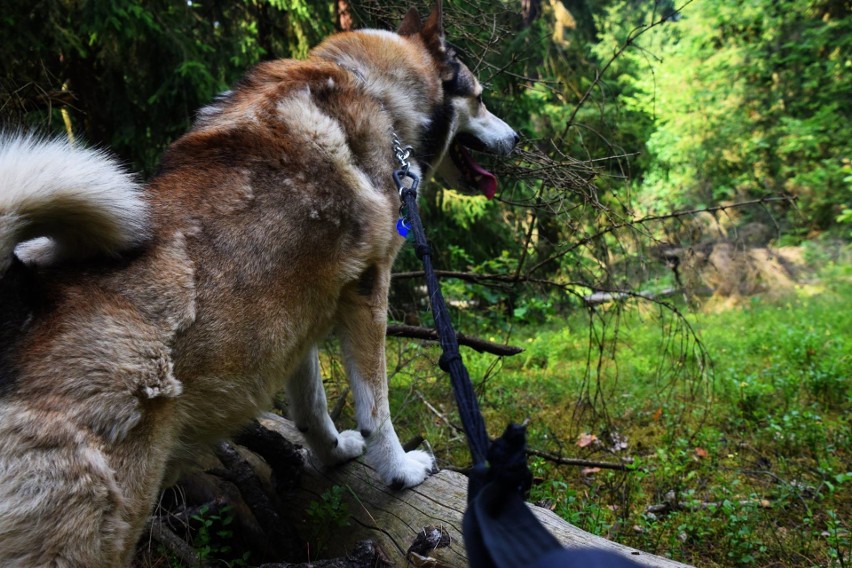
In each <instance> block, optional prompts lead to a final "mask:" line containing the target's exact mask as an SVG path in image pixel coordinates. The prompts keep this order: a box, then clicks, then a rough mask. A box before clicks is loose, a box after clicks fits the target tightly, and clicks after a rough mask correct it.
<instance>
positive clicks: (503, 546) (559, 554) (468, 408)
mask: <svg viewBox="0 0 852 568" xmlns="http://www.w3.org/2000/svg"><path fill="white" fill-rule="evenodd" d="M395 142H396V139H395ZM393 178H394V183H396V186H397V189H399V194H400V198H401V200H402V209H403V210H404V211H405V212H406V214H405V215H403V214H402V213H401V215H400V222H401V223H402V224H403V225H404V226H405V227H406V230H408V229H410V230H411V231H412V232H413V233H414V250H415V252H416V253H417V257H418V258H419V259H420V261H421V262H422V263H423V270H424V272H425V273H426V288H427V291H428V293H429V302H430V303H431V305H432V315H433V316H434V318H435V329H436V331H437V333H438V340H439V342H440V344H441V350H442V351H443V354H442V355H441V358H440V361H439V365H440V367H441V369H442V370H444V372H446V373H449V375H450V382H451V384H452V386H453V393H454V395H455V398H456V404H457V405H458V409H459V417H460V419H461V422H462V428H464V431H465V434H466V435H467V442H468V448H469V449H470V453H471V455H472V456H473V463H474V466H473V470H472V472H471V475H470V478H469V481H468V493H467V502H468V506H467V509H466V510H465V513H464V518H463V520H462V531H463V536H464V544H465V549H466V550H467V558H468V562H469V563H470V566H471V567H472V568H517V567H519V566H520V567H525V568H581V567H582V568H638V565H637V564H635V563H634V562H632V561H630V560H628V559H626V558H625V557H623V556H620V555H617V554H614V553H610V552H606V551H599V550H586V551H580V550H568V549H565V548H562V545H561V544H559V541H557V540H556V538H554V536H553V535H552V534H550V532H548V531H547V529H545V528H544V526H542V524H541V523H540V522H539V520H538V519H537V518H536V517H535V515H533V514H532V511H530V509H529V507H527V505H526V503H525V502H524V499H523V495H524V494H525V493H526V491H527V490H528V489H529V488H530V486H531V485H532V474H531V473H530V470H529V468H528V467H527V456H526V428H525V427H524V426H521V425H517V424H510V425H509V426H508V427H507V428H506V431H505V432H504V433H503V436H501V437H500V438H498V439H496V440H494V441H493V442H490V440H489V438H488V432H487V431H486V429H485V420H484V418H483V417H482V413H481V412H480V410H479V403H478V402H477V400H476V394H475V393H474V391H473V384H472V383H471V380H470V375H469V374H468V372H467V368H466V367H465V366H464V362H463V361H462V358H461V354H460V353H459V345H458V341H457V339H456V332H455V330H454V329H453V326H452V323H451V322H450V316H449V312H448V310H447V305H446V303H445V302H444V296H443V294H442V293H441V284H440V282H439V281H438V278H437V276H436V275H435V270H434V269H433V267H432V250H431V248H430V247H429V243H428V242H427V241H426V233H425V231H424V230H423V223H422V222H421V220H420V214H419V212H418V209H417V187H418V185H419V184H420V178H419V176H417V175H416V174H414V173H412V172H411V171H409V168H408V167H407V166H406V165H403V168H401V169H399V170H396V171H395V172H394V174H393ZM398 228H399V225H398ZM400 234H402V232H400ZM403 236H405V235H404V234H403Z"/></svg>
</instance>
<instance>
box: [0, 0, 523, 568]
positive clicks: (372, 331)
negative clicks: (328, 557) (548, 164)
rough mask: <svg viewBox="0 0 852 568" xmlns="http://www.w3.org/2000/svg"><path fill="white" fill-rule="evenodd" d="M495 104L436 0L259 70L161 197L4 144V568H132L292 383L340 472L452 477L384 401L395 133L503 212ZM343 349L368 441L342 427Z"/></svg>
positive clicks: (178, 158)
mask: <svg viewBox="0 0 852 568" xmlns="http://www.w3.org/2000/svg"><path fill="white" fill-rule="evenodd" d="M481 95H482V87H481V86H480V85H479V83H478V82H477V80H476V79H475V78H474V76H473V75H472V74H471V72H470V70H469V69H468V68H467V67H465V65H464V64H463V63H462V62H461V61H459V60H458V57H457V54H456V53H454V51H453V49H452V48H450V47H448V46H447V45H446V44H445V43H444V39H443V31H442V24H441V6H440V2H439V3H437V4H436V5H435V7H434V8H433V10H432V12H431V14H430V15H429V17H428V18H427V19H426V21H425V22H422V21H421V19H420V18H419V16H418V15H417V12H416V11H414V10H412V11H410V12H409V13H408V14H407V15H406V17H405V19H404V20H403V23H402V25H401V27H400V29H399V31H398V33H391V32H386V31H377V30H364V31H358V32H350V33H343V34H338V35H335V36H333V37H331V38H330V39H328V40H327V41H325V42H324V43H322V44H321V45H320V46H319V47H317V48H316V49H315V50H314V51H313V52H312V53H311V56H310V57H309V58H308V59H307V60H305V61H292V60H281V61H273V62H267V63H263V64H261V65H259V66H257V67H256V68H255V69H254V70H252V71H251V72H250V73H249V74H248V75H247V76H246V77H245V78H244V79H243V80H242V81H241V82H240V83H239V84H238V86H237V87H236V88H234V90H232V91H229V92H227V93H225V94H224V95H222V96H221V97H220V98H219V99H218V100H217V101H216V102H215V103H214V104H212V105H211V106H209V107H207V108H205V109H202V110H201V112H200V113H199V117H198V119H197V122H196V124H195V125H194V126H193V128H192V130H191V131H190V132H189V133H188V134H186V135H185V136H183V137H182V138H180V139H179V140H178V141H177V142H175V143H174V144H173V145H172V146H171V147H170V148H169V149H168V150H167V152H166V153H165V155H164V157H163V160H162V166H161V170H160V171H159V173H158V174H157V175H156V177H154V178H153V179H152V180H151V181H150V182H149V183H148V184H147V185H145V186H144V187H143V186H140V185H138V184H137V183H135V182H134V180H133V178H132V176H130V175H128V174H127V173H125V172H124V171H123V170H122V168H121V167H120V166H119V165H118V164H117V163H116V161H115V160H113V159H111V158H109V157H108V156H106V155H105V154H103V153H102V152H99V151H93V150H88V149H83V148H80V147H76V146H73V145H70V144H68V143H63V142H58V141H50V140H43V139H40V138H37V137H33V136H27V135H7V136H5V137H4V138H3V139H2V140H0V565H2V566H4V567H6V568H9V567H24V566H26V567H28V568H32V567H35V566H57V567H59V566H63V567H64V566H67V567H86V568H95V567H101V566H122V565H126V564H127V563H128V562H129V560H130V558H131V555H132V552H133V547H134V544H135V542H136V540H137V539H138V538H139V537H140V534H141V532H142V530H143V528H144V525H145V522H146V519H147V517H148V515H149V514H150V512H151V510H152V508H153V505H154V502H155V499H156V496H157V493H158V491H159V489H160V487H161V485H162V484H163V483H164V480H165V479H166V475H167V472H170V471H172V469H173V468H174V467H175V466H177V465H179V462H180V461H181V459H182V458H184V459H185V457H186V456H188V455H192V453H193V451H194V449H197V448H199V447H201V446H204V445H206V444H209V443H211V442H213V441H215V440H218V439H221V438H222V437H224V436H227V435H229V434H230V433H232V432H233V431H234V430H235V429H237V428H239V427H240V426H242V425H243V424H245V423H246V422H247V421H248V420H250V419H251V418H252V417H253V416H255V415H256V414H257V413H258V412H259V410H261V409H263V408H264V407H267V406H268V405H269V404H270V399H271V397H272V395H273V394H274V393H275V392H276V391H278V390H279V389H280V388H282V387H286V391H287V394H288V396H289V401H290V408H291V412H292V418H293V420H294V421H295V423H296V425H297V426H298V427H299V428H300V429H301V430H302V431H303V432H304V433H305V436H306V439H307V441H308V444H309V447H310V449H311V450H312V451H313V453H315V454H316V455H317V456H318V457H319V458H320V459H321V460H322V461H323V462H325V463H328V464H334V463H338V462H343V461H345V460H349V459H352V458H354V457H357V456H359V455H361V454H362V453H364V452H366V459H367V461H368V463H369V464H370V465H371V466H373V467H374V468H375V469H376V471H377V472H378V475H379V476H380V477H381V479H382V481H383V482H384V483H386V484H388V485H389V486H391V487H393V488H404V487H411V486H414V485H417V484H419V483H421V482H422V481H423V480H424V479H425V478H426V476H427V475H428V474H429V472H430V470H431V468H432V460H431V458H430V457H429V455H428V454H426V453H424V452H419V451H413V452H408V453H406V452H405V451H404V450H403V449H402V447H401V445H400V443H399V440H398V438H397V435H396V434H395V433H394V429H393V426H392V425H391V419H390V411H389V408H388V395H387V382H386V369H385V329H386V313H387V294H388V286H389V284H390V274H391V265H392V263H393V260H394V257H395V256H396V253H397V251H398V250H399V248H400V246H401V245H402V243H403V242H404V240H403V239H402V238H401V237H400V236H399V235H398V234H397V232H396V230H395V223H396V221H397V218H398V214H399V208H400V198H399V193H398V191H397V188H396V187H395V185H394V181H393V175H392V173H393V170H394V168H395V167H397V163H396V161H395V158H394V152H393V144H392V140H393V137H394V135H396V136H397V137H398V138H399V140H401V141H402V142H403V143H404V144H407V145H411V146H412V147H413V153H412V156H413V158H412V165H411V171H412V172H414V173H415V174H418V175H420V176H421V177H422V178H424V179H427V178H429V177H430V176H432V175H433V173H434V172H435V171H436V170H438V169H440V172H441V174H442V175H444V176H445V177H446V178H447V179H448V180H450V181H452V182H455V183H460V184H467V185H472V186H474V187H476V188H479V189H480V190H481V191H483V192H485V193H486V194H488V195H489V196H491V195H493V193H494V189H495V187H496V180H495V178H494V176H493V175H492V174H490V173H489V172H488V171H486V170H485V169H483V168H482V167H481V166H479V165H478V164H477V163H476V161H475V160H474V159H473V157H472V155H471V153H470V152H469V151H468V150H467V148H473V149H475V150H481V151H486V152H491V153H493V154H497V155H506V154H508V153H509V152H510V151H511V150H512V148H513V147H514V146H515V144H516V142H517V139H518V138H517V134H516V133H515V132H514V131H513V130H512V129H511V128H510V127H509V126H507V125H506V123H504V122H503V121H502V120H500V119H498V118H496V117H495V116H494V115H492V114H491V113H490V112H488V111H487V110H486V108H485V106H484V105H483V102H482V96H481ZM330 332H335V333H336V334H337V335H338V336H339V338H340V342H341V345H342V350H343V355H344V360H345V364H346V370H347V374H348V377H349V381H350V384H351V388H352V392H353V394H354V404H355V413H356V418H357V423H358V430H351V431H344V432H338V431H337V429H336V428H335V426H334V424H333V423H332V421H331V419H330V418H329V416H328V413H327V405H326V397H325V393H324V391H323V387H322V381H321V377H320V373H319V366H318V360H317V348H316V345H317V342H319V341H321V340H322V339H323V338H324V337H325V336H326V335H327V334H328V333H330Z"/></svg>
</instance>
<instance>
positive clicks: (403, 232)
mask: <svg viewBox="0 0 852 568" xmlns="http://www.w3.org/2000/svg"><path fill="white" fill-rule="evenodd" d="M396 232H397V233H399V236H400V237H402V238H404V239H405V238H408V233H410V232H411V227H409V226H408V225H406V224H405V219H404V218H402V217H400V218H399V219H397V221H396Z"/></svg>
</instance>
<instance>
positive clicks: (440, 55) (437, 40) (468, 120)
mask: <svg viewBox="0 0 852 568" xmlns="http://www.w3.org/2000/svg"><path fill="white" fill-rule="evenodd" d="M397 33H398V34H399V35H400V36H402V37H404V38H407V39H409V40H411V41H415V42H422V45H423V46H424V47H425V48H426V49H427V50H428V52H429V55H430V56H431V59H432V63H433V65H434V69H435V71H436V72H437V73H438V76H439V77H440V80H441V91H442V98H441V101H440V104H439V105H438V106H437V112H433V113H432V115H431V118H432V120H431V122H430V124H429V125H428V127H427V135H426V136H425V137H424V138H425V141H426V143H425V144H424V147H423V149H422V151H421V152H420V157H422V158H423V160H424V161H425V162H426V163H427V164H429V166H430V168H431V170H430V171H429V172H428V174H429V175H431V174H432V173H437V174H438V176H440V177H441V178H443V179H444V180H445V181H446V182H447V183H449V184H451V185H453V186H455V187H460V188H463V187H467V188H471V189H478V190H479V191H481V192H482V193H483V194H484V195H485V196H486V197H488V199H491V198H492V197H494V194H495V192H496V191H497V178H496V177H495V176H494V174H492V173H491V172H489V171H487V170H486V169H485V168H483V167H482V166H481V165H479V164H478V163H477V162H476V160H475V159H474V157H473V154H471V151H476V152H484V153H488V154H495V155H498V156H506V155H508V154H509V153H510V152H511V151H512V149H513V148H514V147H515V145H516V144H517V143H518V139H519V137H518V134H517V133H516V132H515V131H514V130H513V129H512V128H511V127H510V126H509V125H508V124H506V123H505V122H503V121H502V120H501V119H499V118H497V117H496V116H494V115H493V114H492V113H491V112H490V111H489V110H488V109H487V108H486V107H485V103H484V102H483V97H482V93H483V89H482V85H480V83H479V81H478V80H477V79H476V77H475V76H474V74H473V73H472V72H471V71H470V69H469V68H468V67H467V66H466V65H465V64H464V63H463V62H462V61H461V58H460V54H459V52H458V50H457V49H456V48H454V47H452V46H450V45H448V44H447V43H446V41H445V39H444V30H443V23H442V9H441V2H440V0H437V1H436V3H435V5H434V7H433V8H432V12H431V13H430V14H429V17H428V18H426V20H425V22H423V21H421V19H420V16H419V15H418V13H417V10H416V9H414V8H412V9H411V10H409V12H408V14H406V16H405V18H404V19H403V22H402V24H401V25H400V28H399V30H398V31H397Z"/></svg>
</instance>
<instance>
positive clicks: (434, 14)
mask: <svg viewBox="0 0 852 568" xmlns="http://www.w3.org/2000/svg"><path fill="white" fill-rule="evenodd" d="M420 37H422V38H423V43H425V44H426V47H427V48H429V51H430V52H431V53H432V56H433V57H435V58H436V59H438V60H443V59H444V57H445V56H446V55H445V54H446V49H445V48H444V11H443V8H442V6H441V0H435V4H434V5H433V6H432V11H431V12H430V13H429V17H428V18H426V22H425V23H424V24H423V29H422V30H420Z"/></svg>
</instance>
